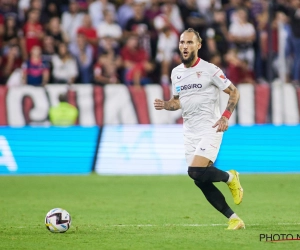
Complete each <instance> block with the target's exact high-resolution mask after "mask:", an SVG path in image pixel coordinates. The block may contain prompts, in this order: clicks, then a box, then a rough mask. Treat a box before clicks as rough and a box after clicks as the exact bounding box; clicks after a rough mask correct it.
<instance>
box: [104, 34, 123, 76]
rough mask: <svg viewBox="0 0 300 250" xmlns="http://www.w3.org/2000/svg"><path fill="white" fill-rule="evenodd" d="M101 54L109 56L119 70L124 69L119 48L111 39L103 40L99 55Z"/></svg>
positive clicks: (105, 38)
mask: <svg viewBox="0 0 300 250" xmlns="http://www.w3.org/2000/svg"><path fill="white" fill-rule="evenodd" d="M101 54H107V55H108V57H109V58H110V60H112V61H113V62H114V64H115V65H116V68H117V69H118V70H119V69H120V68H121V67H122V58H121V56H120V51H119V47H118V46H116V44H115V43H114V40H113V39H112V38H111V37H103V39H101V41H100V44H99V55H101Z"/></svg>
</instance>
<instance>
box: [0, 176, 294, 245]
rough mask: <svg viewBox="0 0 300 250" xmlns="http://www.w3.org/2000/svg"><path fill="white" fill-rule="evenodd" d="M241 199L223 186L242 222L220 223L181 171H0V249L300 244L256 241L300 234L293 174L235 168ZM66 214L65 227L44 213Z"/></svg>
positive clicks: (221, 221) (219, 215)
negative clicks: (237, 226) (52, 227)
mask: <svg viewBox="0 0 300 250" xmlns="http://www.w3.org/2000/svg"><path fill="white" fill-rule="evenodd" d="M240 179H241V182H242V185H243V187H244V190H245V194H244V200H243V202H242V203H241V205H239V206H237V205H234V203H233V200H232V197H231V195H230V192H229V190H228V188H227V186H226V184H224V183H218V184H217V186H218V187H219V188H220V189H221V190H222V191H223V193H224V194H225V196H226V199H227V201H228V203H229V204H230V206H231V207H232V208H233V210H234V211H235V212H236V213H237V214H238V215H239V216H240V217H241V218H242V219H243V220H244V221H245V223H246V230H238V231H227V230H225V228H226V223H227V219H226V218H225V217H223V215H221V214H220V213H218V212H217V211H215V210H214V209H213V208H212V207H211V206H210V204H208V202H207V201H206V200H205V198H204V197H203V195H202V193H201V192H200V190H198V189H197V187H196V186H195V185H194V184H193V182H192V181H191V179H190V178H189V177H188V176H97V175H94V174H93V175H89V176H27V177H21V176H20V177H19V176H14V177H9V176H2V177H0V215H1V220H0V249H1V250H3V249H9V250H12V249H13V250H15V249H22V250H26V249H28V250H35V249H39V250H40V249H64V250H65V249H72V250H73V249H84V250H85V249H91V250H93V249H101V250H104V249H109V250H114V249H130V250H135V249H146V250H148V249H149V250H151V249H155V250H156V249H159V250H161V249H171V250H173V249H179V250H182V249H205V250H206V249H213V250H223V249H230V250H235V249H238V250H240V249H249V250H257V249H263V250H265V249H272V250H273V249H300V241H285V242H261V241H260V240H259V236H260V234H288V233H290V234H293V235H297V234H300V199H299V193H300V175H298V174H294V175H288V174H284V175H241V176H240ZM54 207H62V208H64V209H66V210H67V211H68V212H69V213H70V214H71V216H72V219H73V221H72V226H71V228H70V229H69V231H68V232H66V233H64V234H54V233H51V232H49V231H48V230H47V229H46V228H45V225H44V217H45V215H46V213H47V212H48V211H49V210H50V209H52V208H54Z"/></svg>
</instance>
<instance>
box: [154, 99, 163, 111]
mask: <svg viewBox="0 0 300 250" xmlns="http://www.w3.org/2000/svg"><path fill="white" fill-rule="evenodd" d="M154 108H155V109H156V110H162V109H164V108H165V102H164V101H163V100H160V99H155V100H154Z"/></svg>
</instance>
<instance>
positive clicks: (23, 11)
mask: <svg viewBox="0 0 300 250" xmlns="http://www.w3.org/2000/svg"><path fill="white" fill-rule="evenodd" d="M29 9H30V0H19V1H18V18H19V21H20V22H21V23H23V21H24V20H25V17H26V15H27V11H28V10H29Z"/></svg>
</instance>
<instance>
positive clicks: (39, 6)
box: [30, 0, 47, 25]
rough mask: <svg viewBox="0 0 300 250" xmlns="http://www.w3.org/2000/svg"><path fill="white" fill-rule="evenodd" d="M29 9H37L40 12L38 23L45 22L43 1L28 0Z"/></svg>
mask: <svg viewBox="0 0 300 250" xmlns="http://www.w3.org/2000/svg"><path fill="white" fill-rule="evenodd" d="M30 9H32V10H38V11H39V12H40V14H41V15H40V19H39V23H41V24H42V25H44V24H45V23H46V21H47V20H46V19H45V17H46V16H45V14H44V13H43V3H42V0H31V1H30Z"/></svg>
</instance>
